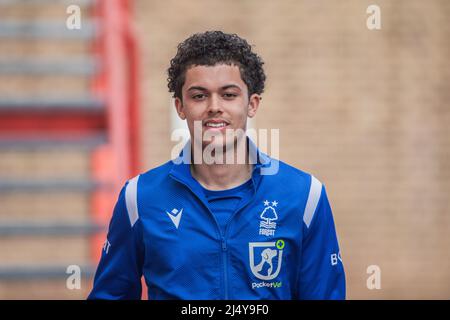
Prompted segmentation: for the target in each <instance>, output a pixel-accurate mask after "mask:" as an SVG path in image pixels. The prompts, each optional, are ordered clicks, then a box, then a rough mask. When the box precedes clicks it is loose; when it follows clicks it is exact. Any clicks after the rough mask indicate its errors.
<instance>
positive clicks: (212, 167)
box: [191, 139, 253, 190]
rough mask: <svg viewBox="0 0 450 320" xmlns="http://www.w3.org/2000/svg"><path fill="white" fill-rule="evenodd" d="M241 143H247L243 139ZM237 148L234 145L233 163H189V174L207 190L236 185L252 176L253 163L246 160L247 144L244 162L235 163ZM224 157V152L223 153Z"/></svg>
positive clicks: (223, 188) (229, 187) (228, 187)
mask: <svg viewBox="0 0 450 320" xmlns="http://www.w3.org/2000/svg"><path fill="white" fill-rule="evenodd" d="M242 143H244V144H247V141H246V140H245V139H244V141H242ZM237 150H239V148H237V147H235V148H234V150H233V152H234V153H235V154H233V158H234V159H235V163H234V164H226V163H224V164H215V163H214V164H206V163H204V162H203V161H202V163H201V164H191V174H192V176H193V177H194V179H196V180H197V181H198V182H199V183H200V184H201V185H202V186H203V187H204V188H206V189H208V190H226V189H231V188H234V187H237V186H239V185H241V184H243V183H245V182H246V181H248V180H249V179H250V178H251V176H252V170H253V165H252V164H250V163H249V161H248V151H247V146H246V147H245V150H246V156H245V159H246V161H245V163H241V164H239V163H237V161H236V159H237V156H236V152H237ZM224 159H226V154H225V153H224Z"/></svg>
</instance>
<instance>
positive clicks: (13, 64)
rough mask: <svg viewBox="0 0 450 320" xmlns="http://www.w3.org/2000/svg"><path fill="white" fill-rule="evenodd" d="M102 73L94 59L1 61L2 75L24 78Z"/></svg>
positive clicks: (12, 59) (0, 72) (0, 71)
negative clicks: (21, 76)
mask: <svg viewBox="0 0 450 320" xmlns="http://www.w3.org/2000/svg"><path fill="white" fill-rule="evenodd" d="M99 71H100V65H99V63H98V61H97V60H96V59H94V58H87V57H66V58H64V59H59V60H55V59H45V60H44V59H36V58H28V59H14V58H10V59H4V58H3V59H0V74H1V75H3V76H4V75H23V76H27V77H30V76H33V77H35V76H52V75H65V76H92V75H94V74H96V73H97V72H99Z"/></svg>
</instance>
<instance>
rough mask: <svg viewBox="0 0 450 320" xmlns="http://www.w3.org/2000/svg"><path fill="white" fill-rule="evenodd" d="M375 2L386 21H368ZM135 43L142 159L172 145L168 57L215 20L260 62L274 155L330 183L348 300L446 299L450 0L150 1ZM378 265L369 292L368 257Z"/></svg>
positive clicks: (263, 111)
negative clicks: (377, 25) (276, 134)
mask: <svg viewBox="0 0 450 320" xmlns="http://www.w3.org/2000/svg"><path fill="white" fill-rule="evenodd" d="M370 4H377V5H379V6H380V7H381V17H382V29H381V30H378V31H369V30H368V29H367V28H366V19H367V16H368V15H367V14H366V8H367V7H368V6H369V5H370ZM135 14H136V22H137V31H138V34H139V39H140V43H141V54H142V62H143V63H142V69H141V76H142V87H141V91H142V96H141V99H142V107H143V111H142V115H143V116H142V120H141V121H142V123H141V124H142V135H143V145H142V147H143V154H144V157H143V165H142V167H143V170H147V169H149V168H151V167H154V166H156V165H158V164H160V163H162V162H164V161H166V160H167V159H168V158H169V157H170V150H171V147H172V146H174V144H175V143H172V144H170V143H168V141H170V140H169V139H170V128H171V123H170V110H169V108H170V104H169V102H170V95H169V93H168V92H167V86H166V83H167V82H166V77H167V76H166V73H165V72H166V69H167V66H168V63H169V60H170V58H172V57H173V55H174V54H175V52H176V45H177V44H178V43H179V42H180V41H182V40H183V39H185V38H186V37H188V36H189V35H190V34H192V33H195V32H201V31H205V30H208V29H220V30H223V31H226V32H235V33H238V34H239V35H241V36H243V37H244V38H246V39H248V40H249V42H250V43H251V44H253V45H254V46H255V50H256V51H257V52H258V53H259V54H260V55H261V56H262V57H263V59H264V60H265V62H266V73H267V76H268V81H267V87H266V93H265V94H264V95H263V97H264V99H263V102H262V106H261V108H260V110H259V113H258V115H257V116H256V119H255V121H254V126H255V127H256V128H266V129H270V128H279V129H280V139H281V144H280V158H281V159H282V160H284V161H286V162H288V163H290V164H292V165H294V166H297V167H299V168H300V169H302V170H305V171H308V172H311V173H313V174H314V175H315V176H316V177H317V178H319V179H320V180H321V181H323V182H324V184H325V185H326V187H327V192H328V196H329V198H330V201H331V205H332V208H333V211H334V216H335V222H336V226H337V230H338V234H339V240H340V245H341V250H342V256H343V258H344V263H345V267H346V271H347V280H348V283H347V284H348V298H351V299H358V298H367V299H376V298H387V299H389V298H396V299H398V298H426V299H429V298H446V299H448V298H450V285H449V284H450V271H449V270H450V250H449V249H448V246H449V245H450V201H449V198H448V194H450V162H449V160H448V159H449V155H450V130H449V125H448V124H450V110H449V107H448V105H449V102H450V94H449V90H448V89H449V81H450V63H449V62H448V57H449V56H450V23H449V22H448V16H449V15H450V2H448V1H446V0H441V1H438V0H434V1H426V2H425V1H420V0H397V1H381V0H376V1H375V0H374V1H364V0H350V1H324V0H320V1H306V0H305V1H299V0H291V1H287V0H284V1H262V0H258V1H256V0H243V1H237V0H234V1H209V0H208V1H207V0H205V1H183V2H181V1H175V0H172V1H170V0H166V1H150V0H139V1H137V2H136V8H135ZM369 265H378V266H380V268H381V272H382V274H381V276H382V278H381V286H382V288H381V290H368V289H367V287H366V279H367V277H368V274H366V268H367V267H368V266H369Z"/></svg>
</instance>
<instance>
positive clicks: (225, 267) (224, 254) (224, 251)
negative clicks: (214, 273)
mask: <svg viewBox="0 0 450 320" xmlns="http://www.w3.org/2000/svg"><path fill="white" fill-rule="evenodd" d="M227 250H228V248H227V240H226V239H225V237H224V236H222V258H223V271H224V277H223V280H224V290H225V300H228V264H227Z"/></svg>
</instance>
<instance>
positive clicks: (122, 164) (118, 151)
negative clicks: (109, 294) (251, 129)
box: [91, 0, 146, 297]
mask: <svg viewBox="0 0 450 320" xmlns="http://www.w3.org/2000/svg"><path fill="white" fill-rule="evenodd" d="M95 10H96V15H97V17H98V21H99V23H100V37H99V39H98V43H97V44H96V45H95V46H96V47H97V49H98V54H99V55H100V57H101V60H102V64H103V69H102V73H101V74H100V75H99V77H98V78H97V79H96V81H95V88H96V90H97V91H98V93H99V94H100V95H101V96H102V98H103V100H104V101H105V102H106V113H107V114H106V119H107V121H106V123H107V125H106V132H107V138H108V143H107V145H104V146H101V147H99V148H98V149H97V150H96V151H95V152H94V153H93V155H92V173H93V176H94V179H95V180H96V181H98V182H100V183H101V184H103V185H110V186H112V188H111V189H104V188H100V189H98V190H97V191H95V192H94V193H93V194H92V212H93V215H94V216H93V218H94V220H95V222H96V223H98V224H100V225H105V226H106V225H107V224H108V222H109V221H110V219H111V212H112V209H113V206H114V203H115V202H116V200H117V195H118V193H119V191H120V189H121V187H122V186H123V185H124V183H125V181H126V180H127V179H129V178H130V177H132V176H134V175H136V174H137V173H138V172H139V168H140V163H139V156H140V153H139V139H138V138H139V128H140V125H139V121H138V119H139V117H138V103H139V85H138V81H139V74H138V65H139V61H138V52H137V51H138V48H137V43H136V40H135V37H134V32H133V29H132V26H131V21H130V1H127V0H98V2H97V6H96V8H95ZM105 239H106V234H105V233H100V234H97V235H95V236H94V239H93V241H92V251H91V252H92V257H93V261H94V264H96V263H97V262H98V261H99V259H100V255H101V249H102V246H103V243H104V241H105ZM144 297H146V295H145V290H144Z"/></svg>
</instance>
